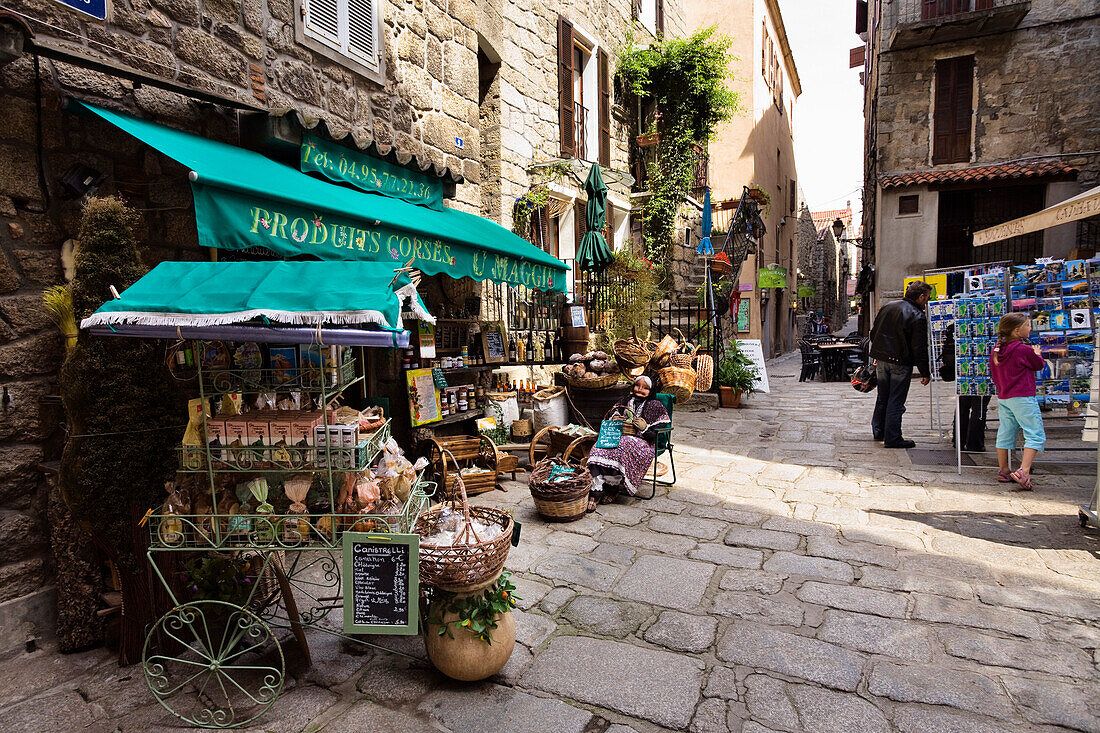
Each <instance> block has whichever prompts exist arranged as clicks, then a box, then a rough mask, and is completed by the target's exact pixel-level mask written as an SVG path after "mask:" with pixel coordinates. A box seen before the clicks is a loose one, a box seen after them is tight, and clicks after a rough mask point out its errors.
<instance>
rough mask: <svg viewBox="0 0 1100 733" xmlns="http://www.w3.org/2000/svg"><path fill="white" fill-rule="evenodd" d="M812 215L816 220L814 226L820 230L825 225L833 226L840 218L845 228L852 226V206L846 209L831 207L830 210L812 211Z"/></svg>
mask: <svg viewBox="0 0 1100 733" xmlns="http://www.w3.org/2000/svg"><path fill="white" fill-rule="evenodd" d="M810 216H811V217H812V218H813V220H814V227H815V228H816V229H817V230H818V231H820V230H821V229H823V228H824V227H831V226H832V225H833V222H834V221H836V220H837V219H840V220H841V221H842V222H844V226H845V228H851V226H852V207H850V206H849V207H848V208H846V209H830V210H829V211H811V212H810Z"/></svg>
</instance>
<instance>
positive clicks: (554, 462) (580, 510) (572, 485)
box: [528, 458, 592, 522]
mask: <svg viewBox="0 0 1100 733" xmlns="http://www.w3.org/2000/svg"><path fill="white" fill-rule="evenodd" d="M555 466H558V467H559V468H558V473H556V474H555V473H554V467H555ZM551 474H554V475H553V476H552V475H551ZM528 486H529V488H530V489H531V498H532V499H534V500H535V511H537V512H538V513H539V516H541V517H542V518H543V519H545V520H547V521H549V522H572V521H574V520H577V519H580V518H581V517H583V516H584V515H585V513H587V511H588V494H589V492H590V491H591V490H592V474H590V473H589V472H588V469H587V468H585V467H584V466H570V465H569V464H567V463H565V462H563V461H562V460H560V459H558V458H545V459H543V460H541V461H539V462H538V465H536V466H535V470H534V471H532V472H531V480H530V482H529V484H528Z"/></svg>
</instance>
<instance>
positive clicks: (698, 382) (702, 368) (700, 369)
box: [695, 354, 714, 392]
mask: <svg viewBox="0 0 1100 733" xmlns="http://www.w3.org/2000/svg"><path fill="white" fill-rule="evenodd" d="M713 383H714V357H712V356H711V355H710V354H696V355H695V390H696V391H697V392H706V391H707V390H708V389H710V386H711V384H713Z"/></svg>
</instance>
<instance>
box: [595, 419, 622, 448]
mask: <svg viewBox="0 0 1100 733" xmlns="http://www.w3.org/2000/svg"><path fill="white" fill-rule="evenodd" d="M622 439H623V421H622V420H604V421H603V422H601V423H600V434H599V437H597V438H596V447H597V448H606V449H609V450H610V449H612V448H618V447H619V443H621V442H622Z"/></svg>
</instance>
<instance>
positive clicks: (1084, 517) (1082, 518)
mask: <svg viewBox="0 0 1100 733" xmlns="http://www.w3.org/2000/svg"><path fill="white" fill-rule="evenodd" d="M1077 521H1078V522H1080V523H1081V526H1082V527H1087V526H1089V515H1088V514H1085V513H1084V512H1083V511H1081V510H1080V509H1078V510H1077Z"/></svg>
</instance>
